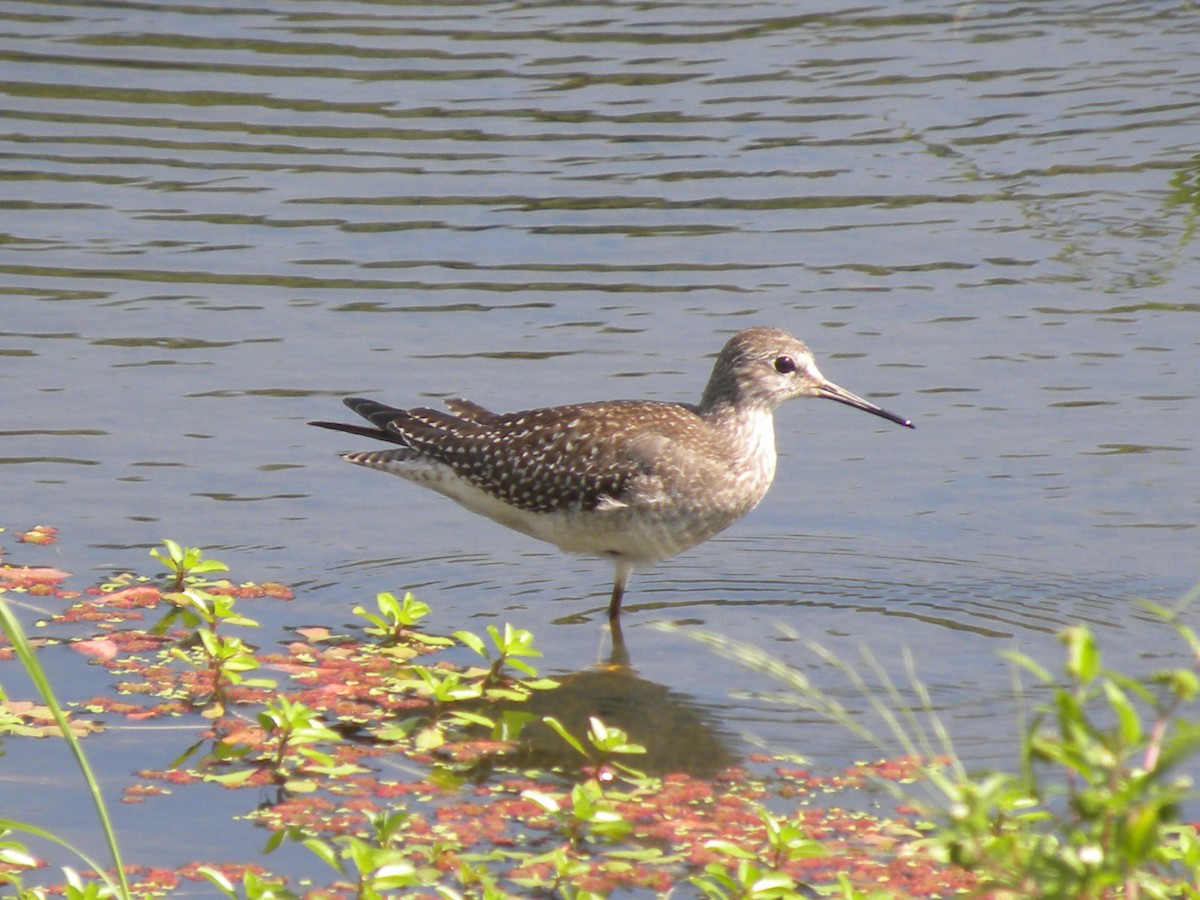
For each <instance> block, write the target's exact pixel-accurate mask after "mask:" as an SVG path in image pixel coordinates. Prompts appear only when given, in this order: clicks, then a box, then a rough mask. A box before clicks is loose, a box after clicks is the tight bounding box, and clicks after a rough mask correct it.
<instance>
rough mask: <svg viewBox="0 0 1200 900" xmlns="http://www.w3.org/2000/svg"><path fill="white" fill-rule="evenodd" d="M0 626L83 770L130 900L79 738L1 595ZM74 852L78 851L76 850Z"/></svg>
mask: <svg viewBox="0 0 1200 900" xmlns="http://www.w3.org/2000/svg"><path fill="white" fill-rule="evenodd" d="M0 627H3V629H4V633H5V634H6V635H7V636H8V640H9V642H10V643H11V644H12V646H13V650H14V651H16V654H17V658H18V659H20V660H21V665H22V666H24V668H25V672H26V673H27V674H28V675H29V680H30V681H32V682H33V684H34V686H35V687H36V688H37V689H38V692H39V693H40V694H41V695H42V701H43V702H44V703H45V704H46V707H47V708H48V709H49V710H50V714H51V715H53V716H54V721H55V723H56V724H57V725H58V730H59V732H60V733H61V734H62V736H63V739H64V740H65V741H66V742H67V746H68V747H70V748H71V753H72V754H73V755H74V757H75V762H76V764H77V765H78V766H79V771H80V772H82V773H83V780H84V781H85V782H86V783H87V786H88V790H89V791H90V792H91V795H92V802H93V803H94V804H95V805H96V814H97V815H98V816H99V818H100V826H101V828H102V829H103V830H104V838H105V840H106V841H107V842H108V851H109V854H110V855H111V856H112V861H113V866H114V867H115V868H116V871H117V880H118V881H119V882H120V896H121V897H122V898H124V900H131V898H132V896H133V895H132V894H131V893H130V891H129V882H128V880H127V879H126V877H125V867H124V865H123V864H122V862H121V850H120V848H119V847H118V846H117V835H116V832H115V831H114V830H113V825H112V820H111V819H109V817H108V809H107V808H106V807H105V805H104V797H103V796H102V795H101V793H100V785H99V783H98V782H97V781H96V776H95V775H94V774H92V767H91V766H89V765H88V761H87V757H86V756H84V754H83V748H82V747H80V746H79V740H78V739H77V738H76V737H75V735H74V734H73V733H72V731H71V724H70V723H69V722H68V721H67V716H66V713H64V712H63V710H62V707H61V706H59V705H58V699H57V698H56V697H55V696H54V691H53V689H52V688H51V687H50V681H49V679H47V678H46V673H45V671H44V670H43V669H42V667H41V664H40V663H38V661H37V657H36V656H35V655H34V652H33V647H32V646H31V645H30V643H29V638H27V637H26V636H25V631H24V629H22V628H21V623H20V622H19V621H17V617H16V616H14V615H13V613H12V610H11V609H9V606H8V603H6V602H5V600H4V598H3V597H0ZM26 830H28V829H26ZM75 852H76V853H78V851H75ZM80 856H81V858H83V859H84V861H85V862H87V858H86V857H82V854H80ZM89 865H90V863H89ZM100 876H101V877H102V878H104V879H105V881H106V882H108V883H109V886H110V887H111V886H112V883H111V881H109V879H108V878H107V877H105V876H104V873H103V872H100Z"/></svg>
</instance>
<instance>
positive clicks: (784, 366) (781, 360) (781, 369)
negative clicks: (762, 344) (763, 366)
mask: <svg viewBox="0 0 1200 900" xmlns="http://www.w3.org/2000/svg"><path fill="white" fill-rule="evenodd" d="M775 371H776V372H778V373H780V374H781V375H787V374H788V373H789V372H795V371H796V361H795V360H794V359H792V358H791V357H790V356H779V357H776V358H775Z"/></svg>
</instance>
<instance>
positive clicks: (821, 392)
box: [817, 381, 917, 428]
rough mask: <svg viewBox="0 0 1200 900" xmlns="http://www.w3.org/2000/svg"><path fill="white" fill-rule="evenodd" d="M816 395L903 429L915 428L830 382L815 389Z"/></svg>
mask: <svg viewBox="0 0 1200 900" xmlns="http://www.w3.org/2000/svg"><path fill="white" fill-rule="evenodd" d="M817 395H818V396H820V397H824V398H825V399H826V400H836V401H837V402H838V403H845V404H846V405H847V406H853V407H854V408H855V409H861V410H862V411H863V412H869V413H871V414H872V415H876V416H879V417H880V418H883V419H887V420H888V421H889V422H895V423H896V424H897V425H903V426H904V427H905V428H916V427H917V426H916V425H914V424H913V423H912V422H911V421H910V420H908V419H906V418H904V417H903V416H898V415H896V414H895V413H894V412H888V411H887V410H886V409H880V408H879V407H878V406H876V405H875V404H874V403H869V402H867V401H866V400H864V399H863V398H862V397H860V396H858V395H857V394H852V393H850V392H849V391H848V390H846V389H845V388H840V387H838V386H837V385H836V384H834V383H833V382H832V381H827V382H825V383H824V384H823V385H821V386H820V387H819V388H817Z"/></svg>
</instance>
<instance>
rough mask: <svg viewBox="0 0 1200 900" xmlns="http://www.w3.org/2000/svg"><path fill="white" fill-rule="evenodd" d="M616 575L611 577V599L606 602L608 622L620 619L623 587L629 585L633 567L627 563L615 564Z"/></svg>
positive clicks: (623, 593)
mask: <svg viewBox="0 0 1200 900" xmlns="http://www.w3.org/2000/svg"><path fill="white" fill-rule="evenodd" d="M615 565H616V569H617V570H616V573H615V574H614V575H613V589H612V599H611V600H609V601H608V621H609V622H616V621H617V620H618V619H620V618H621V598H622V597H624V596H625V585H627V584H628V583H629V573H630V572H632V571H633V566H631V565H629V563H627V562H617V563H616V564H615Z"/></svg>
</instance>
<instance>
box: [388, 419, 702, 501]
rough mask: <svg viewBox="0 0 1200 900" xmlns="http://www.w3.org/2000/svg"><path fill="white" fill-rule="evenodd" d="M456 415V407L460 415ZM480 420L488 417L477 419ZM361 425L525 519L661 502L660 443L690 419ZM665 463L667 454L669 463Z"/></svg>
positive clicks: (424, 421)
mask: <svg viewBox="0 0 1200 900" xmlns="http://www.w3.org/2000/svg"><path fill="white" fill-rule="evenodd" d="M460 408H462V407H460ZM482 412H484V413H486V411H482ZM389 414H390V418H387V419H386V421H382V420H383V419H384V416H383V415H382V414H381V412H380V411H378V410H373V411H372V412H371V414H370V415H368V418H369V419H371V421H372V422H373V423H375V424H377V425H382V427H383V428H384V430H386V431H388V432H389V433H391V434H392V435H395V436H396V437H398V438H400V439H401V441H402V442H403V444H404V445H405V446H408V447H411V448H413V449H414V450H416V451H418V452H419V453H420V454H421V455H422V456H425V457H427V458H429V459H433V460H436V461H438V462H441V463H443V464H444V465H447V466H449V467H450V468H451V469H452V470H453V471H454V473H455V474H456V475H458V476H459V477H461V478H463V479H465V480H467V481H469V482H470V483H471V484H473V485H474V486H475V487H477V488H479V489H481V490H483V491H486V492H487V493H488V494H490V495H492V496H494V497H497V498H499V499H501V500H503V501H505V502H506V503H510V504H512V505H513V506H515V507H517V508H519V509H522V510H526V511H528V512H554V511H556V510H564V509H576V510H593V509H596V508H598V507H604V506H609V507H614V506H624V505H627V504H629V503H634V504H640V503H641V502H643V501H645V500H646V499H647V498H650V497H654V496H661V495H663V493H664V485H663V484H662V479H661V473H660V472H659V471H658V468H657V467H658V466H660V465H661V464H662V460H663V455H662V454H663V446H662V445H663V442H664V441H667V439H666V438H665V437H664V434H672V433H678V432H679V430H680V428H681V427H687V426H688V425H690V424H691V420H695V422H696V424H701V423H700V420H699V419H698V417H697V416H696V415H695V413H693V412H691V411H690V410H689V409H687V408H686V407H683V406H680V405H678V404H673V403H653V402H641V401H612V402H601V403H583V404H576V405H573V406H559V407H552V408H547V409H534V410H526V411H524V412H515V413H505V414H499V415H497V414H475V413H474V411H473V410H472V412H471V418H465V417H463V416H462V415H453V414H450V413H445V412H441V411H439V410H434V409H423V408H417V409H409V410H390V411H389ZM668 455H669V454H668Z"/></svg>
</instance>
